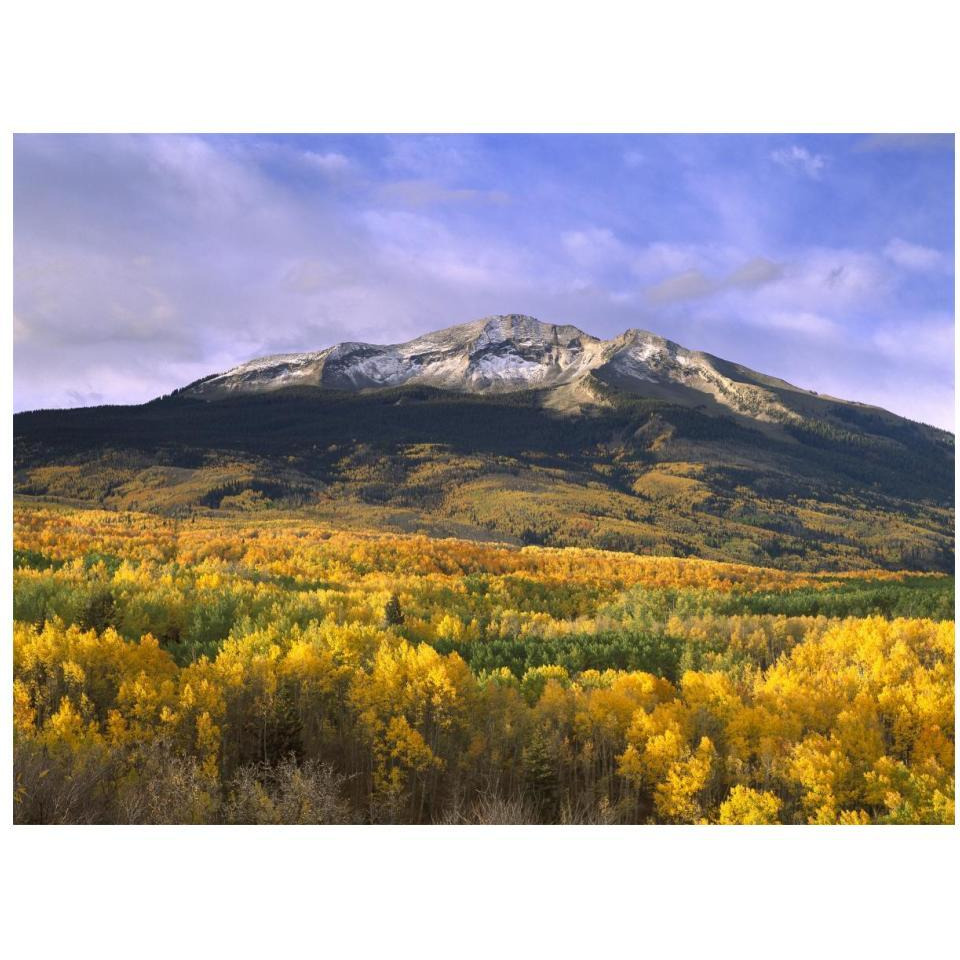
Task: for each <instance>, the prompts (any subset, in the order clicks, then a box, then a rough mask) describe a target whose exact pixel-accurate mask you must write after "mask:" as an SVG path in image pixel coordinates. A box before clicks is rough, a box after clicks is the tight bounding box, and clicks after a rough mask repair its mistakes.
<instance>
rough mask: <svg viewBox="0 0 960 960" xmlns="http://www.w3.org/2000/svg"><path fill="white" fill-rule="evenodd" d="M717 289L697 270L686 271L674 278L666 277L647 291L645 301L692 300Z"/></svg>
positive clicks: (716, 286)
mask: <svg viewBox="0 0 960 960" xmlns="http://www.w3.org/2000/svg"><path fill="white" fill-rule="evenodd" d="M717 289H718V285H717V282H716V281H715V280H711V279H710V278H709V277H707V276H705V275H704V274H703V273H701V272H700V271H699V270H686V271H684V272H683V273H678V274H677V275H676V276H673V277H667V279H666V280H661V281H660V283H658V284H655V285H654V286H652V287H650V288H649V289H648V290H647V299H648V300H649V301H650V302H651V303H672V302H673V301H675V300H694V299H696V298H697V297H705V296H707V294H710V293H713V292H715V291H716V290H717Z"/></svg>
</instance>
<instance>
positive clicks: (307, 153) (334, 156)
mask: <svg viewBox="0 0 960 960" xmlns="http://www.w3.org/2000/svg"><path fill="white" fill-rule="evenodd" d="M303 161H304V163H306V164H307V165H308V166H310V167H313V168H314V169H316V170H320V171H322V172H323V173H338V172H339V171H341V170H346V169H347V167H349V166H350V161H349V159H347V157H345V156H344V155H343V154H342V153H334V152H330V153H318V152H317V151H315V150H304V152H303Z"/></svg>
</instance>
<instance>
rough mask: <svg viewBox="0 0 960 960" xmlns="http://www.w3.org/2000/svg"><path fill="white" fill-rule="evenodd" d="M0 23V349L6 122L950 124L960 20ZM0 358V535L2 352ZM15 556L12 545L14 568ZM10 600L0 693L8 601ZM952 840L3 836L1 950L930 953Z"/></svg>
mask: <svg viewBox="0 0 960 960" xmlns="http://www.w3.org/2000/svg"><path fill="white" fill-rule="evenodd" d="M4 20H5V21H6V22H4V23H3V24H2V26H0V33H2V36H3V41H2V44H3V46H2V48H0V97H4V98H6V100H7V101H8V102H7V103H5V105H4V106H3V110H2V113H3V124H2V126H0V132H2V135H3V136H2V154H0V156H2V175H3V193H2V198H3V206H2V209H3V212H4V214H5V216H4V222H3V231H2V243H3V249H2V261H3V274H2V276H3V279H4V281H6V282H5V283H4V284H3V286H2V289H3V290H4V300H3V303H4V306H5V311H4V312H5V319H6V321H7V328H6V329H7V333H6V339H5V344H6V346H7V347H9V346H10V326H9V320H10V316H11V283H12V264H11V255H12V246H11V244H12V228H11V222H10V216H9V214H10V210H11V197H12V192H11V181H10V161H11V141H10V133H11V131H19V132H28V131H90V130H95V131H112V130H150V131H183V130H192V131H211V132H212V131H250V132H256V131H319V130H331V131H384V130H389V131H421V130H444V131H467V130H488V131H540V132H545V131H571V130H573V131H583V132H588V131H592V132H603V131H634V130H637V131H639V130H642V131H771V130H775V131H804V132H808V131H809V132H812V131H823V132H849V131H862V132H873V131H890V130H896V131H904V132H908V131H909V132H916V131H953V130H955V129H956V127H957V126H958V124H957V119H958V116H957V111H956V107H955V104H954V103H953V102H951V94H952V92H953V90H955V89H956V86H957V81H958V77H957V69H956V64H957V50H956V41H955V37H956V36H957V31H956V28H955V24H953V23H951V22H950V19H949V6H948V5H947V4H944V3H942V2H933V0H914V2H912V3H911V4H909V5H905V4H902V3H892V2H884V0H875V2H872V3H859V2H847V3H845V4H838V3H837V2H836V0H830V2H827V0H805V2H804V3H802V4H799V3H798V4H792V3H770V2H769V0H767V2H764V3H761V2H738V0H726V2H724V3H699V2H698V3H691V2H681V0H673V2H672V3H670V4H669V5H668V4H657V5H654V4H640V3H635V4H627V3H614V2H607V0H593V2H591V3H589V4H582V3H570V2H563V0H556V2H554V3H551V4H546V3H544V4H540V3H521V2H520V0H513V2H509V3H508V2H505V0H487V2H486V3H484V4H468V3H455V2H451V0H447V2H445V3H440V2H423V0H406V2H403V3H385V2H383V3H381V2H378V3H371V2H361V0H353V2H352V3H351V4H349V5H347V4H338V5H336V7H334V5H332V4H323V3H316V2H314V3H306V2H304V3H293V2H288V0H274V2H273V3H270V4H266V3H253V2H245V0H234V2H231V3H225V2H212V0H211V2H207V3H203V4H201V3H200V2H199V0H191V2H185V0H167V2H166V3H163V4H160V3H153V4H151V3H144V2H141V3H134V2H130V0H127V2H103V0H86V2H83V3H68V2H49V0H32V2H30V3H27V2H23V0H21V2H16V3H13V4H12V7H11V6H8V8H7V11H6V13H5V14H4ZM2 370H3V372H4V374H5V381H4V384H3V402H4V404H5V405H6V415H5V417H4V419H3V449H4V456H5V457H6V458H7V459H6V461H5V463H6V466H7V477H8V484H7V486H6V487H5V489H4V491H3V496H4V502H5V504H6V509H5V511H4V513H3V524H4V530H5V533H6V536H7V543H8V544H9V542H10V523H11V506H10V499H9V498H10V485H9V475H10V461H9V457H10V436H11V426H10V424H11V417H10V414H11V412H12V377H11V370H12V367H11V358H10V357H9V356H8V355H7V354H6V352H5V353H4V357H3V366H2ZM10 563H11V559H10V556H9V550H8V551H7V552H6V553H4V554H3V565H2V570H3V574H2V575H3V576H4V577H7V578H9V575H10V573H9V571H10ZM6 582H7V584H9V582H10V581H9V579H7V581H6ZM2 596H3V602H4V609H3V611H2V613H0V617H2V621H0V622H2V624H3V629H4V643H3V645H2V650H3V654H2V656H3V667H4V670H5V676H7V677H9V676H10V670H11V663H10V644H9V623H10V610H9V606H10V591H9V588H8V589H6V590H4V591H3V594H2ZM9 699H10V698H9V696H5V697H3V698H2V701H3V710H2V717H3V725H4V731H5V733H4V736H3V739H2V756H0V763H2V765H3V771H2V774H3V777H4V783H5V784H7V785H9V769H10V763H9V760H10V744H9V735H8V733H9V729H10V726H9V724H10V702H9ZM5 789H6V788H5ZM9 796H10V793H9V790H7V792H6V794H5V797H4V800H3V805H4V811H5V812H9V810H10V802H9ZM5 815H6V814H5ZM7 822H9V816H7ZM957 837H958V833H957V830H956V828H953V829H951V828H894V829H882V828H881V829H873V828H863V829H855V830H854V829H839V830H835V829H827V828H819V829H804V828H781V829H778V830H764V829H763V828H755V829H751V828H744V829H730V830H715V829H714V830H711V829H706V830H704V829H698V828H690V829H686V828H676V829H671V828H630V829H622V828H540V829H530V828H528V829H523V828H486V829H482V830H471V829H467V828H464V829H446V828H445V829H439V828H428V829H425V830H424V829H418V828H394V829H390V828H356V829H333V830H330V829H328V830H303V829H298V828H286V829H272V828H256V829H255V830H239V829H228V828H224V829H209V828H207V829H204V828H200V829H189V828H170V829H164V828H157V829H137V828H134V829H126V830H120V829H110V828H103V829H100V828H76V829H71V828H66V829H56V828H36V829H29V828H20V829H13V828H10V827H5V828H4V829H3V832H2V834H0V839H2V841H3V843H4V846H5V847H6V852H5V854H4V855H3V856H2V859H0V862H2V863H3V865H4V867H5V871H4V873H5V882H6V889H5V890H4V891H0V910H3V913H4V914H5V915H6V918H7V923H6V924H5V925H4V929H5V930H7V931H9V932H8V936H7V940H8V941H9V942H10V944H11V947H12V948H13V950H14V951H16V955H27V952H28V951H29V954H31V955H36V956H41V957H48V956H51V957H52V956H58V955H69V956H73V957H87V956H90V957H93V956H96V957H98V958H102V957H111V956H120V955H121V954H122V955H124V956H127V955H131V954H132V955H135V956H141V957H164V958H169V957H171V956H187V957H192V956H202V955H210V956H226V957H234V956H240V957H247V956H258V957H263V956H273V955H280V956H282V955H284V954H285V953H288V952H294V951H296V952H297V953H300V952H309V953H311V954H319V953H334V952H336V953H340V952H342V953H344V954H346V955H347V956H360V957H367V956H379V955H384V956H399V957H404V956H418V957H423V956H450V955H463V956H467V957H473V956H481V955H482V956H489V955H491V954H501V955H505V956H548V957H549V956H579V957H589V956H603V955H605V954H607V953H609V952H611V951H613V950H616V949H620V950H621V951H625V952H628V953H629V955H641V954H646V953H648V952H654V951H660V950H664V951H666V950H669V951H670V954H671V956H679V957H688V956H696V955H705V956H710V957H722V956H738V957H752V956H757V957H760V956H764V957H766V956H770V955H774V956H779V957H788V958H789V957H804V958H807V957H809V956H818V955H819V956H826V957H835V956H836V957H840V956H845V957H856V956H869V957H871V958H877V957H895V956H896V957H901V956H921V957H923V956H930V955H934V954H940V953H942V952H945V948H946V946H947V945H948V944H950V943H954V942H955V941H954V939H953V938H954V934H953V919H952V914H953V913H954V912H955V907H956V905H955V902H954V901H953V897H954V895H955V891H956V870H957V863H958V862H960V858H958V853H960V849H958V840H957Z"/></svg>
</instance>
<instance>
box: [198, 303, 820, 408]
mask: <svg viewBox="0 0 960 960" xmlns="http://www.w3.org/2000/svg"><path fill="white" fill-rule="evenodd" d="M589 378H596V379H597V380H599V381H601V382H604V383H609V384H612V385H615V386H617V387H618V388H619V389H621V390H626V391H628V392H632V393H637V394H641V395H644V396H656V397H661V398H665V399H666V398H670V399H672V400H674V401H678V402H683V403H686V404H691V405H699V404H703V403H708V404H710V405H711V406H713V405H719V406H720V407H725V408H727V409H728V410H729V411H731V412H733V413H736V414H740V415H743V416H748V417H751V418H753V419H756V420H760V421H770V422H784V421H789V420H791V419H795V417H796V414H795V413H794V412H793V411H792V410H791V409H790V406H789V405H786V404H784V403H783V402H782V399H781V398H780V397H779V396H778V395H777V394H776V393H775V392H774V390H786V391H788V392H792V393H794V394H797V395H798V396H799V395H806V396H807V397H815V396H816V394H814V393H811V392H810V391H804V390H799V389H798V388H796V387H793V386H791V385H790V384H788V383H786V382H785V381H782V380H777V379H775V378H772V377H767V376H764V375H763V374H760V373H757V372H755V371H753V370H749V369H747V368H746V367H741V366H739V365H736V364H730V363H727V362H726V361H723V360H720V359H719V358H717V357H713V356H711V355H710V354H707V353H701V352H699V351H693V350H688V349H686V348H685V347H682V346H680V345H679V344H677V343H674V342H673V341H671V340H667V339H665V338H663V337H660V336H657V335H656V334H654V333H650V332H649V331H646V330H635V329H631V330H627V331H625V332H624V333H622V334H621V335H620V336H618V337H615V338H614V339H611V340H600V339H598V338H597V337H594V336H591V335H590V334H588V333H584V331H582V330H580V329H578V328H577V327H574V326H569V325H562V326H558V325H556V324H547V323H542V322H540V321H539V320H537V319H535V318H534V317H529V316H525V315H523V314H505V315H501V316H495V317H484V318H482V319H480V320H475V321H473V322H471V323H464V324H459V325H457V326H453V327H447V328H445V329H443V330H438V331H436V332H434V333H428V334H424V335H423V336H421V337H417V338H415V339H413V340H409V341H407V342H406V343H399V344H389V345H378V344H372V343H356V342H346V343H338V344H337V345H336V346H333V347H328V348H327V349H325V350H319V351H317V352H314V353H290V354H278V355H275V356H269V357H262V358H260V359H256V360H251V361H249V362H247V363H242V364H240V365H239V366H237V367H234V368H232V369H231V370H227V371H226V372H225V373H221V374H217V375H214V376H210V377H207V378H205V379H203V380H200V381H197V382H196V383H194V384H191V385H190V386H188V387H186V388H185V389H184V390H183V391H182V392H183V393H184V394H185V395H187V396H194V397H198V398H201V399H205V400H217V399H223V398H224V397H228V396H233V395H243V394H257V393H267V392H272V391H276V390H282V389H285V388H289V387H295V386H300V387H324V388H327V389H332V390H346V391H358V390H377V389H388V388H392V387H400V386H428V387H436V388H438V389H442V390H456V391H461V392H467V393H508V392H512V391H518V390H547V389H551V388H556V387H562V386H566V385H580V386H582V387H584V388H586V387H587V384H586V382H585V381H587V380H588V379H589ZM570 392H571V391H567V393H570ZM576 396H577V397H578V399H579V400H580V401H582V402H586V403H590V402H591V401H593V402H596V401H597V395H596V394H595V393H594V392H591V391H589V389H583V390H580V391H579V392H577V394H576ZM577 409H579V407H578V408H577Z"/></svg>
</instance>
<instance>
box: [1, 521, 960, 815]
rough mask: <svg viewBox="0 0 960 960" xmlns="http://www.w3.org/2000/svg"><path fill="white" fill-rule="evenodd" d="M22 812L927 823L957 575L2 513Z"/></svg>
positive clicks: (944, 762)
mask: <svg viewBox="0 0 960 960" xmlns="http://www.w3.org/2000/svg"><path fill="white" fill-rule="evenodd" d="M14 521H15V542H14V567H15V570H14V619H15V624H14V772H15V781H14V816H15V819H16V821H17V822H22V823H104V822H106V823H162V822H167V823H168V822H173V823H289V822H298V823H397V822H414V823H504V822H506V823H557V822H560V823H722V824H736V823H845V824H857V823H952V822H953V819H954V684H953V677H954V623H953V602H954V601H953V596H954V584H953V578H952V577H951V576H946V575H943V574H936V573H906V572H897V571H887V570H880V569H871V570H864V569H861V570H854V571H845V572H820V573H812V572H804V571H786V570H778V569H774V568H771V567H758V566H750V565H745V564H736V563H723V562H713V561H709V560H703V559H685V558H677V557H662V556H638V555H635V554H630V553H626V552H611V551H603V550H597V549H588V548H578V547H567V548H562V549H556V548H548V547H542V546H537V545H530V546H525V547H520V546H517V545H510V544H505V543H500V544H496V543H484V542H479V541H476V540H465V539H453V538H438V537H428V536H424V535H401V534H397V533H392V532H384V531H380V532H370V531H367V532H361V531H359V530H356V531H354V530H345V529H342V528H338V527H335V526H333V525H327V524H324V523H322V522H318V521H317V519H316V517H315V516H313V515H311V516H309V517H305V516H303V515H299V514H297V513H295V512H284V511H280V510H273V511H271V510H263V509H262V510H260V511H259V512H258V513H257V514H256V515H254V516H251V515H248V514H245V513H244V512H243V511H242V510H241V509H236V510H218V511H209V512H198V513H194V514H193V515H189V514H188V515H186V516H184V517H170V516H162V515H159V514H157V513H140V512H132V511H119V512H118V511H104V510H91V509H75V508H71V507H67V506H64V505H55V504H32V503H27V502H18V503H17V504H16V508H15V516H14Z"/></svg>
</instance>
